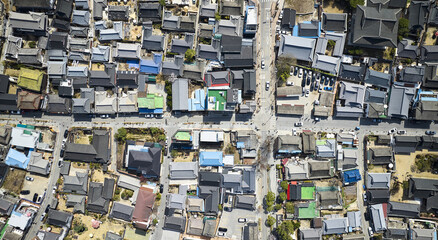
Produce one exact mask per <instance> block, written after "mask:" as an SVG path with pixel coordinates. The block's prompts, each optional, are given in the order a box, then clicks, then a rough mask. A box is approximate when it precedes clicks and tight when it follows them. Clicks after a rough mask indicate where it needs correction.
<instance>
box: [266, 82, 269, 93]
mask: <svg viewBox="0 0 438 240" xmlns="http://www.w3.org/2000/svg"><path fill="white" fill-rule="evenodd" d="M268 90H269V81H266V91H268Z"/></svg>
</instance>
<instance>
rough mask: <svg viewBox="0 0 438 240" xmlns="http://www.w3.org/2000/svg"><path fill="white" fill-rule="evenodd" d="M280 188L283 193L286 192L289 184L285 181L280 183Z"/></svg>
mask: <svg viewBox="0 0 438 240" xmlns="http://www.w3.org/2000/svg"><path fill="white" fill-rule="evenodd" d="M280 186H281V188H282V189H283V190H284V191H287V188H288V187H289V183H288V182H287V181H282V182H281V183H280Z"/></svg>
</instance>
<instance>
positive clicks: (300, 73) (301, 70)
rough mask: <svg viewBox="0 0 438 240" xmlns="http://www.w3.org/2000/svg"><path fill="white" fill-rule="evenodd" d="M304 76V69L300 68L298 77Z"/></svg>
mask: <svg viewBox="0 0 438 240" xmlns="http://www.w3.org/2000/svg"><path fill="white" fill-rule="evenodd" d="M302 76H303V69H302V68H300V70H299V71H298V77H299V78H301V77H302Z"/></svg>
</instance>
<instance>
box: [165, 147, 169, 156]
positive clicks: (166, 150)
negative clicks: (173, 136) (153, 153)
mask: <svg viewBox="0 0 438 240" xmlns="http://www.w3.org/2000/svg"><path fill="white" fill-rule="evenodd" d="M168 151H169V150H168V149H167V147H165V148H164V156H167V152H168Z"/></svg>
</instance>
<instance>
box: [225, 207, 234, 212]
mask: <svg viewBox="0 0 438 240" xmlns="http://www.w3.org/2000/svg"><path fill="white" fill-rule="evenodd" d="M224 210H225V211H227V212H231V211H232V210H233V209H231V208H230V207H224Z"/></svg>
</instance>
